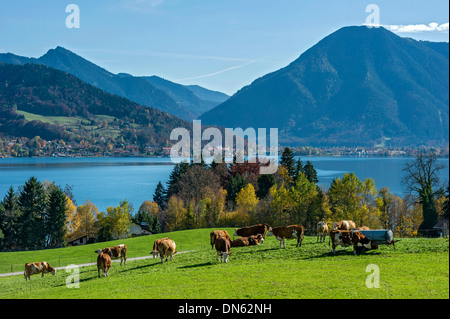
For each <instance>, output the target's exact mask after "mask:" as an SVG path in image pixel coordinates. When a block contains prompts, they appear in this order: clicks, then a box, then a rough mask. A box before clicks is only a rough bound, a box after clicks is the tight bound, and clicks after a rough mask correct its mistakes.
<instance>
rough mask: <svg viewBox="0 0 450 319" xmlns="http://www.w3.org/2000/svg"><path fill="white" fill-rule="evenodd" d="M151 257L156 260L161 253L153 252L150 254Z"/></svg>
mask: <svg viewBox="0 0 450 319" xmlns="http://www.w3.org/2000/svg"><path fill="white" fill-rule="evenodd" d="M150 255H152V256H153V258H156V257H158V255H159V251H157V250H153V251H151V252H150Z"/></svg>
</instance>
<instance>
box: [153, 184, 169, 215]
mask: <svg viewBox="0 0 450 319" xmlns="http://www.w3.org/2000/svg"><path fill="white" fill-rule="evenodd" d="M153 201H154V202H155V203H156V204H158V206H159V207H160V208H161V209H164V208H165V206H166V204H167V199H166V189H165V188H164V186H163V184H162V183H161V181H159V182H158V185H156V189H155V193H154V194H153Z"/></svg>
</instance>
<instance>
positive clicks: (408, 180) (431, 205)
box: [402, 153, 444, 231]
mask: <svg viewBox="0 0 450 319" xmlns="http://www.w3.org/2000/svg"><path fill="white" fill-rule="evenodd" d="M443 168H444V165H442V164H439V163H438V159H437V156H436V155H434V154H422V153H420V154H419V155H418V156H417V157H416V160H415V161H414V162H411V163H407V164H406V165H405V168H404V169H403V171H404V172H405V173H406V175H405V176H404V177H403V179H402V183H403V185H405V186H406V188H407V190H408V191H409V192H410V193H416V194H417V196H418V200H419V202H420V203H422V210H423V222H422V224H421V225H420V227H419V231H424V230H430V229H432V228H433V226H434V225H435V224H436V223H437V219H438V214H437V210H436V204H435V195H436V193H437V192H436V191H434V190H438V189H439V171H440V170H441V169H443Z"/></svg>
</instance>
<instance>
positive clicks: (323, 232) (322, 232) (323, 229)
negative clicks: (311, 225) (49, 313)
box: [317, 221, 328, 243]
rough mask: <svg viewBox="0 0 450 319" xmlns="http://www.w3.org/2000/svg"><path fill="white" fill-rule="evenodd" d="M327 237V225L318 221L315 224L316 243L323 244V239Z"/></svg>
mask: <svg viewBox="0 0 450 319" xmlns="http://www.w3.org/2000/svg"><path fill="white" fill-rule="evenodd" d="M327 235H328V225H327V223H326V222H324V221H320V222H318V223H317V242H319V238H320V242H321V243H322V242H325V237H327Z"/></svg>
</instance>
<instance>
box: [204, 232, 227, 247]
mask: <svg viewBox="0 0 450 319" xmlns="http://www.w3.org/2000/svg"><path fill="white" fill-rule="evenodd" d="M219 237H224V238H227V239H228V240H229V241H230V242H231V237H230V235H229V234H228V232H227V231H226V230H213V231H212V232H211V233H210V234H209V239H210V243H211V249H214V244H215V242H216V239H217V238H219Z"/></svg>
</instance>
